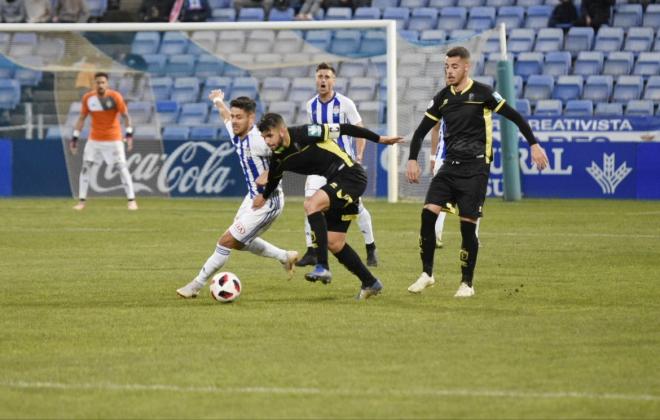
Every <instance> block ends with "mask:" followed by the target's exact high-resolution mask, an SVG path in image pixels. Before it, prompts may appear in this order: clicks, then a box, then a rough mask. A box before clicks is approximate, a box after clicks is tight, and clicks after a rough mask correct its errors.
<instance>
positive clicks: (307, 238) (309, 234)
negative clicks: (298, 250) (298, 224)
mask: <svg viewBox="0 0 660 420" xmlns="http://www.w3.org/2000/svg"><path fill="white" fill-rule="evenodd" d="M305 244H307V248H311V247H312V246H313V242H312V228H311V227H310V226H309V222H308V221H307V218H306V217H305Z"/></svg>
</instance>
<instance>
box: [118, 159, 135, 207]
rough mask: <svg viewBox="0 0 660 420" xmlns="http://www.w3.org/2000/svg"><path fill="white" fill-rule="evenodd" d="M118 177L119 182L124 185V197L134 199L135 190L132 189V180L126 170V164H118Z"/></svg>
mask: <svg viewBox="0 0 660 420" xmlns="http://www.w3.org/2000/svg"><path fill="white" fill-rule="evenodd" d="M119 177H120V178H121V184H122V185H123V186H124V191H125V192H126V198H128V199H129V200H135V191H134V190H133V180H132V179H131V173H130V172H129V171H128V166H126V164H125V163H124V164H123V165H122V164H120V165H119Z"/></svg>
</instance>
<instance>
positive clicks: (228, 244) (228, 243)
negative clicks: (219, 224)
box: [218, 231, 243, 249]
mask: <svg viewBox="0 0 660 420" xmlns="http://www.w3.org/2000/svg"><path fill="white" fill-rule="evenodd" d="M218 245H220V246H224V247H225V248H230V249H241V248H242V247H243V244H242V243H240V242H239V241H238V240H236V238H234V237H233V236H232V234H231V233H230V232H229V231H227V232H225V233H223V234H222V236H221V237H220V239H218Z"/></svg>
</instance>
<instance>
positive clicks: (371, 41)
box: [358, 31, 387, 56]
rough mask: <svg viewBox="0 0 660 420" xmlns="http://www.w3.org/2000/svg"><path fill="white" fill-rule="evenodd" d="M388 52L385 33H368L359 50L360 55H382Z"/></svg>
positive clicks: (365, 34)
mask: <svg viewBox="0 0 660 420" xmlns="http://www.w3.org/2000/svg"><path fill="white" fill-rule="evenodd" d="M386 51H387V39H386V34H385V33H384V32H383V31H366V32H365V33H364V38H363V39H362V43H361V44H360V49H359V50H358V54H359V55H363V56H364V55H380V54H385V52H386Z"/></svg>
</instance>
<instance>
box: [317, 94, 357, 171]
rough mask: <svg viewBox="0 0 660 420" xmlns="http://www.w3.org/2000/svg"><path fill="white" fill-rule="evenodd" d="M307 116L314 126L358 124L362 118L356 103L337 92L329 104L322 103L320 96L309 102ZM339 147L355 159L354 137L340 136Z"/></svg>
mask: <svg viewBox="0 0 660 420" xmlns="http://www.w3.org/2000/svg"><path fill="white" fill-rule="evenodd" d="M307 116H308V117H309V121H310V122H311V123H313V124H328V123H331V124H353V125H355V124H358V123H360V122H362V117H360V114H359V113H358V111H357V108H356V107H355V103H354V102H353V101H352V100H351V99H350V98H348V97H346V96H344V95H342V94H341V93H337V92H335V94H334V95H333V96H332V98H331V99H330V100H329V101H328V102H322V101H321V100H320V99H319V95H316V96H314V97H313V98H312V99H310V100H309V101H308V102H307ZM337 144H338V145H339V147H340V148H341V149H342V150H343V151H345V152H346V153H348V155H349V156H350V157H351V158H353V159H355V141H354V139H353V137H348V136H340V137H339V138H338V139H337Z"/></svg>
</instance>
